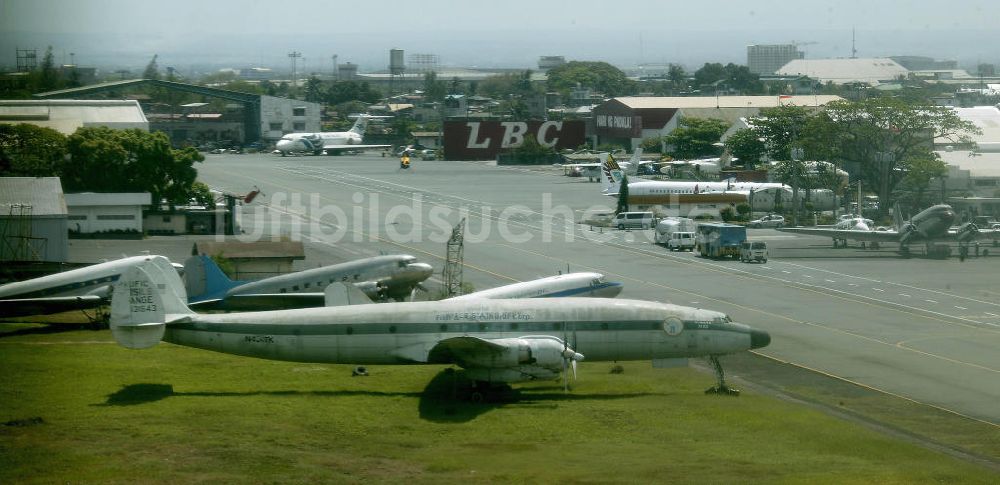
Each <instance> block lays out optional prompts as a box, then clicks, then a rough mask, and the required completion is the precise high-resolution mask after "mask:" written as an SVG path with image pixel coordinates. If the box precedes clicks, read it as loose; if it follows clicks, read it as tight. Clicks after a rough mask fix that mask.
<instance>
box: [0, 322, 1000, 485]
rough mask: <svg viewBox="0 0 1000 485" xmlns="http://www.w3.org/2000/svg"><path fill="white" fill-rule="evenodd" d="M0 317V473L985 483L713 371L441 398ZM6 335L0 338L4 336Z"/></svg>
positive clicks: (431, 379) (226, 478)
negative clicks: (709, 392)
mask: <svg viewBox="0 0 1000 485" xmlns="http://www.w3.org/2000/svg"><path fill="white" fill-rule="evenodd" d="M23 328H31V327H30V326H27V325H19V324H0V335H3V336H2V337H0V368H2V369H3V372H2V374H0V423H6V424H5V425H3V426H0V483H53V482H73V483H78V482H101V483H136V482H140V483H148V482H152V483H156V482H171V483H218V482H248V481H249V482H265V483H266V482H296V483H303V482H305V483H316V482H338V483H341V482H402V481H405V482H409V483H441V482H445V483H450V482H458V481H463V482H466V481H471V482H529V483H536V482H571V483H572V482H576V483H611V482H627V483H636V482H699V483H705V482H725V483H732V482H741V483H745V482H766V483H775V482H779V483H780V482H810V483H817V482H818V483H838V484H839V483H913V482H942V483H997V480H998V474H997V473H996V472H995V471H994V470H991V469H988V468H984V467H981V466H978V465H975V464H971V463H968V462H965V461H962V460H958V459H956V458H953V457H950V456H948V455H945V454H942V453H937V452H934V451H931V450H928V449H926V448H924V447H921V446H918V445H915V444H912V443H910V442H907V441H903V440H898V439H894V438H890V437H887V436H885V435H883V434H881V433H877V432H874V431H871V430H869V429H866V428H865V427H862V426H860V425H857V424H854V423H852V422H847V421H845V420H841V419H837V418H835V417H831V416H829V415H827V414H825V413H822V412H819V411H816V410H814V409H811V408H809V407H807V406H802V405H798V404H795V403H792V402H788V401H785V400H780V399H776V398H772V397H769V396H764V395H760V394H757V393H754V392H744V394H743V395H742V396H740V397H738V398H732V397H724V396H706V395H704V394H703V393H702V391H703V390H704V389H705V388H706V387H708V386H710V385H711V384H712V381H713V379H712V377H711V375H710V374H705V373H702V372H698V371H696V370H692V369H671V370H657V369H652V368H651V366H650V364H649V362H629V363H625V364H624V368H625V372H624V373H623V374H610V373H609V372H608V370H609V368H610V364H607V363H587V362H584V363H583V365H582V366H581V372H580V379H579V381H578V382H577V383H576V384H575V389H574V390H573V391H572V392H571V393H569V394H567V393H564V392H563V390H562V387H561V384H559V383H556V382H540V383H531V384H527V385H518V386H515V391H514V392H513V393H512V394H511V395H510V396H509V399H507V400H505V401H504V402H502V403H496V404H471V403H466V402H456V401H452V400H450V399H448V395H449V393H450V383H451V382H452V381H451V379H452V376H451V375H450V374H449V373H447V372H445V370H444V369H445V368H444V367H440V366H385V367H382V366H379V367H373V368H369V371H370V373H371V375H370V376H367V377H351V375H350V371H351V366H344V365H316V364H296V363H287V362H271V361H264V360H257V359H248V358H242V357H235V356H228V355H223V354H217V353H212V352H207V351H202V350H196V349H189V348H184V347H179V346H175V345H170V344H161V345H159V346H157V347H155V348H153V349H150V350H144V351H130V350H126V349H123V348H120V347H118V346H117V345H114V344H113V343H112V342H111V336H110V333H109V332H108V331H98V332H95V331H88V330H83V331H69V332H60V333H48V334H35V333H28V332H24V334H17V333H18V332H17V330H18V329H23ZM4 332H6V334H5V335H4Z"/></svg>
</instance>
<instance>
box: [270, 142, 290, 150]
mask: <svg viewBox="0 0 1000 485" xmlns="http://www.w3.org/2000/svg"><path fill="white" fill-rule="evenodd" d="M274 147H275V148H277V149H278V150H281V151H283V152H284V151H288V150H291V149H292V142H291V140H278V143H276V144H275V145H274Z"/></svg>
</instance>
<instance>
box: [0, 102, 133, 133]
mask: <svg viewBox="0 0 1000 485" xmlns="http://www.w3.org/2000/svg"><path fill="white" fill-rule="evenodd" d="M0 123H6V124H14V123H29V124H32V125H37V126H44V127H47V128H52V129H54V130H56V131H59V132H60V133H63V134H66V135H70V134H73V132H75V131H76V130H77V128H82V127H88V126H106V127H108V128H115V129H130V128H137V129H140V130H144V131H149V121H148V120H147V119H146V115H145V114H143V111H142V107H140V106H139V102H138V101H135V100H80V99H44V100H0Z"/></svg>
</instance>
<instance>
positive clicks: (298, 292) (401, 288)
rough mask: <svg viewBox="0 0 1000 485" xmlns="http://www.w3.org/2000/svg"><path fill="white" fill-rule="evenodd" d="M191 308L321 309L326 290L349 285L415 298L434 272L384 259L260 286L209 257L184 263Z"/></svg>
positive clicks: (403, 258)
mask: <svg viewBox="0 0 1000 485" xmlns="http://www.w3.org/2000/svg"><path fill="white" fill-rule="evenodd" d="M184 266H185V271H184V273H185V278H186V279H187V288H188V291H189V292H190V293H191V294H192V296H191V297H190V299H189V300H188V302H189V303H190V304H191V305H192V306H194V307H196V308H198V309H222V310H262V309H271V310H273V309H282V308H304V307H316V306H323V304H324V300H325V296H324V288H326V287H327V286H328V285H330V284H331V283H350V284H352V285H354V286H356V287H357V288H358V289H359V290H361V291H362V292H364V293H365V295H367V296H368V297H369V298H371V299H373V300H384V299H387V298H393V299H396V300H402V299H405V298H407V297H411V294H412V292H413V291H414V289H415V288H417V287H418V286H419V285H420V283H421V282H423V281H424V280H426V279H427V278H429V277H430V275H431V274H432V273H433V272H434V269H433V268H432V267H431V265H429V264H427V263H418V262H417V258H415V257H413V256H410V255H406V254H396V255H382V256H374V257H371V258H364V259H359V260H356V261H348V262H346V263H339V264H334V265H329V266H323V267H320V268H313V269H307V270H304V271H298V272H295V273H288V274H283V275H278V276H272V277H270V278H264V279H261V280H256V281H233V280H231V279H229V277H228V276H226V274H225V273H223V272H222V270H221V269H219V267H218V266H217V265H216V264H215V262H214V261H212V259H211V258H209V257H208V256H204V255H202V256H192V257H191V258H188V260H187V261H185V262H184Z"/></svg>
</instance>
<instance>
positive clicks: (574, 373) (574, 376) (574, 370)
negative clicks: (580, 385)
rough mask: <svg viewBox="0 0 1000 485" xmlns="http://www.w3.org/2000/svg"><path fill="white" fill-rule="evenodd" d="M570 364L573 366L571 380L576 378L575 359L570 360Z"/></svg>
mask: <svg viewBox="0 0 1000 485" xmlns="http://www.w3.org/2000/svg"><path fill="white" fill-rule="evenodd" d="M570 364H571V365H572V367H573V380H574V381H575V380H576V361H575V360H573V361H570Z"/></svg>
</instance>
